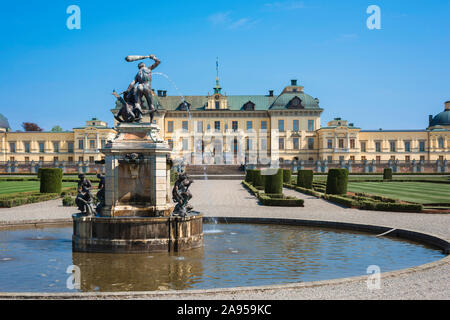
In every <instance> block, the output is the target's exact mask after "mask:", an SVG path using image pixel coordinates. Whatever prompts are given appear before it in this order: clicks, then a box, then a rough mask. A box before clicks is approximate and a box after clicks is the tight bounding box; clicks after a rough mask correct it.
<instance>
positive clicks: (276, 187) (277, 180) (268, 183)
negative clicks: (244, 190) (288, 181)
mask: <svg viewBox="0 0 450 320" xmlns="http://www.w3.org/2000/svg"><path fill="white" fill-rule="evenodd" d="M264 180H265V183H264V192H265V193H268V194H274V193H277V194H281V193H283V169H278V171H277V173H276V174H274V175H271V176H265V179H264Z"/></svg>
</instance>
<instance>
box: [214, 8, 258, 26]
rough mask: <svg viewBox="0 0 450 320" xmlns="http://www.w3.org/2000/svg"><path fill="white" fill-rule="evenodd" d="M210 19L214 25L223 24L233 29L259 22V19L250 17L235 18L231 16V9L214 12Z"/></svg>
mask: <svg viewBox="0 0 450 320" xmlns="http://www.w3.org/2000/svg"><path fill="white" fill-rule="evenodd" d="M208 21H209V22H210V23H211V24H212V25H214V26H223V27H225V28H227V29H232V30H235V29H240V28H249V27H251V26H253V25H254V24H256V23H258V20H254V19H252V18H248V17H244V18H239V19H234V18H232V17H231V11H227V12H218V13H214V14H212V15H210V16H209V17H208Z"/></svg>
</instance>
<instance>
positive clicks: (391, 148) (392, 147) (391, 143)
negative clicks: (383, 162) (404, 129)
mask: <svg viewBox="0 0 450 320" xmlns="http://www.w3.org/2000/svg"><path fill="white" fill-rule="evenodd" d="M389 146H390V150H391V152H395V150H396V148H395V141H390V142H389Z"/></svg>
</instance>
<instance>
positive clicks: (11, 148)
mask: <svg viewBox="0 0 450 320" xmlns="http://www.w3.org/2000/svg"><path fill="white" fill-rule="evenodd" d="M9 152H11V153H15V152H16V143H15V142H10V143H9Z"/></svg>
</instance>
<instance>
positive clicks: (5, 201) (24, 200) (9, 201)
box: [0, 193, 61, 208]
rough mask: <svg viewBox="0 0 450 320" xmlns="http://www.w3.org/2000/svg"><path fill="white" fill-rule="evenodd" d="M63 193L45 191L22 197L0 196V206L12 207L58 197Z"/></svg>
mask: <svg viewBox="0 0 450 320" xmlns="http://www.w3.org/2000/svg"><path fill="white" fill-rule="evenodd" d="M60 196H61V195H60V194H59V193H44V194H39V193H36V194H33V195H27V196H22V197H10V198H0V208H12V207H17V206H21V205H24V204H30V203H36V202H42V201H48V200H53V199H58V198H59V197H60Z"/></svg>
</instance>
